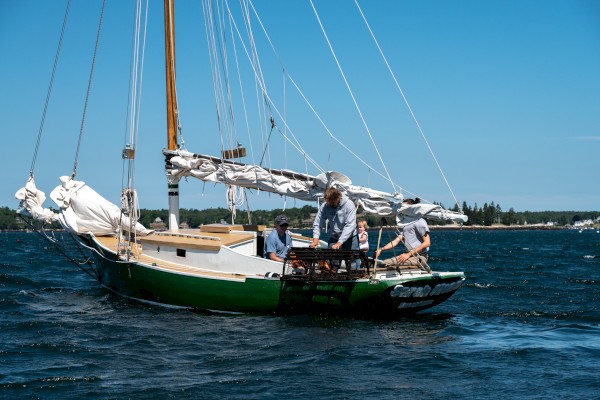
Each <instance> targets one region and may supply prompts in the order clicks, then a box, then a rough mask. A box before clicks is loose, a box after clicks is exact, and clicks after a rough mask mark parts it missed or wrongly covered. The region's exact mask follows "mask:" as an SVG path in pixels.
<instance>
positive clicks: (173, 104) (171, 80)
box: [164, 0, 179, 231]
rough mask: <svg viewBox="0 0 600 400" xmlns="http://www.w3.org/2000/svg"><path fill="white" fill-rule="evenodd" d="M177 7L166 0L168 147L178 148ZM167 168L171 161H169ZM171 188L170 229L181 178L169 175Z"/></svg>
mask: <svg viewBox="0 0 600 400" xmlns="http://www.w3.org/2000/svg"><path fill="white" fill-rule="evenodd" d="M174 11H175V7H174V0H164V18H165V70H166V83H167V148H168V149H169V150H177V149H178V147H179V146H178V144H177V128H178V122H179V118H178V110H177V96H176V89H175V14H174ZM167 169H170V162H168V161H167ZM167 183H168V188H169V229H170V230H174V231H176V230H178V229H179V179H176V178H173V177H171V176H170V175H167Z"/></svg>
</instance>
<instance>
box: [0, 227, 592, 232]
mask: <svg viewBox="0 0 600 400" xmlns="http://www.w3.org/2000/svg"><path fill="white" fill-rule="evenodd" d="M383 229H384V230H386V231H387V230H395V229H396V227H395V226H393V225H388V226H384V227H383ZM578 229H599V227H584V228H574V227H570V226H556V225H555V226H551V225H510V226H509V225H493V226H485V225H463V226H457V225H429V230H432V231H438V230H439V231H559V230H578ZM290 230H293V231H303V230H310V228H304V229H303V228H293V227H292V228H290ZM368 230H369V231H371V232H374V231H378V230H379V227H370V228H369V229H368ZM47 231H55V232H61V231H63V229H47ZM0 232H34V231H32V230H31V229H0Z"/></svg>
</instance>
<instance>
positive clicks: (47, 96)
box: [29, 0, 71, 176]
mask: <svg viewBox="0 0 600 400" xmlns="http://www.w3.org/2000/svg"><path fill="white" fill-rule="evenodd" d="M70 8H71V0H68V1H67V8H66V10H65V16H64V18H63V24H62V28H61V30H60V39H59V40H58V48H57V49H56V56H55V57H54V66H53V67H52V75H51V76H50V84H49V86H48V93H47V94H46V102H45V103H44V111H43V112H42V120H41V122H40V128H39V130H38V136H37V141H36V143H35V150H34V152H33V159H32V160H31V168H30V169H29V175H30V176H33V170H34V168H35V162H36V160H37V155H38V150H39V147H40V142H41V140H42V132H43V131H44V123H45V121H46V112H47V111H48V105H49V104H50V96H51V94H52V87H53V86H54V77H55V76H56V68H57V67H58V60H59V58H60V50H61V49H62V42H63V38H64V35H65V29H66V27H67V20H68V19H69V9H70Z"/></svg>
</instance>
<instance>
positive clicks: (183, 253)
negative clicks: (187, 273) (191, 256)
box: [177, 249, 185, 257]
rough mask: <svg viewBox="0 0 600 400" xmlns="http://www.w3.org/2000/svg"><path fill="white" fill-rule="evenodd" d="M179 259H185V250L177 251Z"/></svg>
mask: <svg viewBox="0 0 600 400" xmlns="http://www.w3.org/2000/svg"><path fill="white" fill-rule="evenodd" d="M177 257H185V249H177Z"/></svg>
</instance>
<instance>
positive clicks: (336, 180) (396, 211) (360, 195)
mask: <svg viewBox="0 0 600 400" xmlns="http://www.w3.org/2000/svg"><path fill="white" fill-rule="evenodd" d="M163 153H164V154H165V155H167V156H172V157H171V158H170V162H171V164H172V169H171V170H170V171H169V173H170V174H171V176H172V177H173V178H174V179H176V180H179V179H181V178H182V177H185V176H191V177H194V178H197V179H200V180H202V181H205V182H215V183H222V184H225V185H234V186H240V187H246V188H252V189H258V190H263V191H266V192H271V193H277V194H280V195H282V196H289V197H293V198H296V199H299V200H304V201H317V200H318V199H322V198H323V193H324V191H325V189H326V188H327V187H328V186H333V187H336V188H338V189H339V190H341V191H342V192H344V193H345V194H346V195H347V196H348V197H349V198H350V199H351V200H352V201H353V202H354V204H356V205H357V206H358V207H362V208H363V209H364V210H365V211H366V212H367V213H369V214H375V215H378V216H381V217H392V216H393V217H396V220H397V222H398V224H407V223H410V222H411V221H414V220H416V219H418V218H420V217H425V218H432V219H437V220H442V221H449V220H452V221H455V222H459V223H463V222H466V221H467V217H466V216H465V215H464V214H461V213H457V212H453V211H449V210H445V209H443V208H442V207H441V206H438V205H433V204H414V205H409V204H405V203H402V200H403V197H402V195H400V194H398V193H397V194H390V193H386V192H381V191H377V190H373V189H369V188H366V187H363V186H355V185H352V182H351V181H350V179H349V178H347V177H346V176H344V175H343V174H340V173H338V172H327V173H324V174H320V175H318V176H311V175H307V174H302V173H296V172H293V171H288V170H268V169H265V168H263V167H260V166H257V165H249V164H242V163H234V162H231V161H223V160H221V159H218V158H214V157H210V156H204V155H199V154H193V153H189V152H186V151H181V150H179V151H169V150H163Z"/></svg>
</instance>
